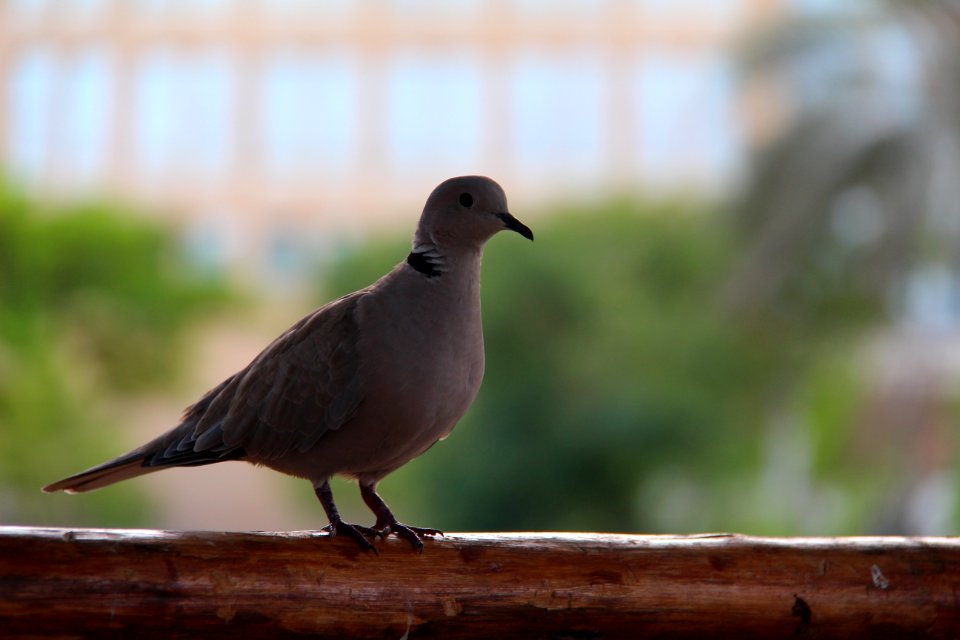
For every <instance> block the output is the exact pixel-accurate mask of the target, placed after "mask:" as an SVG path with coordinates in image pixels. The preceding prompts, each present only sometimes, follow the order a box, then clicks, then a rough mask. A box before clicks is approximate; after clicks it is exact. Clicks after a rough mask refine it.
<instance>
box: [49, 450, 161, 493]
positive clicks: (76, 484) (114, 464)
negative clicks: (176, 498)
mask: <svg viewBox="0 0 960 640" xmlns="http://www.w3.org/2000/svg"><path fill="white" fill-rule="evenodd" d="M145 457H146V456H145V454H144V453H142V452H138V451H135V452H132V453H128V454H126V455H123V456H120V457H119V458H116V459H114V460H111V461H110V462H104V463H103V464H101V465H97V466H96V467H93V468H91V469H87V470H86V471H81V472H80V473H77V474H74V475H72V476H70V477H69V478H64V479H63V480H60V481H59V482H54V483H53V484H49V485H47V486H45V487H44V488H43V490H44V492H46V493H53V492H55V491H66V492H67V493H83V492H85V491H93V490H94V489H99V488H101V487H106V486H107V485H111V484H113V483H114V482H120V481H121V480H127V479H129V478H135V477H137V476H142V475H144V474H147V473H153V472H154V471H160V469H162V467H145V466H143V461H144V458H145Z"/></svg>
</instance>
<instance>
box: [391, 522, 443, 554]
mask: <svg viewBox="0 0 960 640" xmlns="http://www.w3.org/2000/svg"><path fill="white" fill-rule="evenodd" d="M374 529H375V530H378V531H380V535H381V537H386V536H388V535H390V534H396V536H397V537H398V538H403V539H404V540H406V541H407V542H409V543H410V546H412V547H413V548H414V549H416V550H417V551H420V552H422V551H423V540H421V539H420V536H442V535H443V531H440V530H439V529H430V528H427V527H411V526H409V525H405V524H403V523H401V522H397V521H396V520H393V521H392V522H387V523H386V524H382V525H381V523H379V522H378V523H377V526H375V527H374Z"/></svg>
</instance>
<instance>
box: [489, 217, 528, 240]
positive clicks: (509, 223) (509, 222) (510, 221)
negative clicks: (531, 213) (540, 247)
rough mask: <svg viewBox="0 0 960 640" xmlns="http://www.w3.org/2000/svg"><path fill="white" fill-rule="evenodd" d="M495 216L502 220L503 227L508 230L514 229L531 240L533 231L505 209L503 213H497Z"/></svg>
mask: <svg viewBox="0 0 960 640" xmlns="http://www.w3.org/2000/svg"><path fill="white" fill-rule="evenodd" d="M497 217H498V218H500V219H501V220H502V221H503V226H504V227H505V228H507V229H510V231H516V232H517V233H519V234H520V235H522V236H523V237H524V238H526V239H527V240H530V241H532V240H533V231H531V230H530V227H528V226H527V225H525V224H523V223H522V222H520V221H519V220H517V219H516V218H514V217H513V216H512V215H510V214H509V213H507V212H506V211H504V212H503V213H498V214H497Z"/></svg>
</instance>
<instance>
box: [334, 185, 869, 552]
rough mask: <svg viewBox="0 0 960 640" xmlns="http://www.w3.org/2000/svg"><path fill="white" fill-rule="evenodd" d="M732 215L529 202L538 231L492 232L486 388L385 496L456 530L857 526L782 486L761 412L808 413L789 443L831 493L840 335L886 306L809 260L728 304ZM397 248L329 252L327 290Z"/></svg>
mask: <svg viewBox="0 0 960 640" xmlns="http://www.w3.org/2000/svg"><path fill="white" fill-rule="evenodd" d="M730 222H731V221H730V219H729V218H727V217H725V216H723V215H720V214H718V212H717V211H713V210H710V209H709V208H707V207H699V206H681V205H661V206H650V205H641V204H638V203H637V202H632V201H618V202H612V203H608V204H607V205H602V206H597V207H592V208H590V209H579V210H575V209H568V210H565V211H555V212H553V213H552V214H551V215H550V216H549V217H543V218H541V219H540V220H539V221H538V222H537V223H536V224H534V225H533V226H534V227H535V231H536V234H537V240H536V242H535V243H534V244H533V245H529V244H527V243H526V242H525V241H522V240H521V239H519V238H516V237H514V236H513V235H512V234H501V235H499V236H498V237H496V238H495V239H493V240H492V241H491V242H490V244H489V245H488V248H487V251H486V256H485V259H484V267H483V304H484V325H485V336H486V348H487V371H486V376H485V381H484V385H483V388H482V389H481V392H480V395H479V397H478V399H477V402H476V403H475V404H474V406H473V407H472V408H471V409H470V411H469V412H468V414H467V416H466V417H465V418H464V420H463V421H462V422H461V424H460V425H459V426H458V427H457V429H456V430H455V431H454V433H453V434H452V436H451V437H450V438H449V439H448V440H446V441H444V442H443V443H441V444H440V445H438V446H436V447H434V448H433V449H432V450H431V451H430V452H429V453H427V454H426V455H424V456H423V457H421V458H420V459H418V460H417V461H415V462H413V463H411V464H410V465H408V466H407V467H405V468H404V469H401V470H400V471H398V472H397V473H396V474H395V475H394V476H392V477H391V478H389V479H388V480H387V481H385V482H384V486H383V491H384V495H385V496H386V497H387V499H388V500H391V501H392V502H393V503H395V506H397V508H398V512H399V513H404V514H412V515H406V517H407V518H409V519H411V520H413V518H414V517H417V518H418V520H419V521H421V522H422V523H426V524H429V525H430V526H440V527H441V528H448V529H450V530H500V529H508V530H522V529H534V530H545V529H548V530H549V529H560V530H571V529H580V530H591V531H596V530H614V531H680V530H689V531H702V530H705V529H717V528H723V529H732V530H742V531H750V532H754V533H803V532H814V531H819V532H821V533H845V532H851V531H857V530H859V529H860V528H862V527H863V526H865V519H864V517H865V516H864V514H863V513H858V512H856V511H851V510H839V509H838V510H835V511H829V512H828V513H826V514H820V515H816V514H814V515H813V516H811V515H810V514H809V513H805V508H806V507H808V506H810V507H811V508H813V509H817V508H823V507H822V504H821V503H820V502H818V501H817V500H808V499H809V497H810V496H809V494H810V491H811V489H810V488H809V487H807V488H804V487H797V486H790V485H791V482H792V481H793V480H796V481H797V482H802V483H806V482H807V481H808V477H809V474H807V473H806V470H796V472H792V471H791V469H790V468H789V464H787V465H785V468H784V469H773V470H771V469H769V468H768V466H769V464H770V461H771V459H773V460H776V459H777V456H776V455H772V454H771V452H770V451H769V448H770V446H771V436H770V431H771V424H772V423H773V424H775V423H776V421H777V419H778V412H780V411H783V408H784V407H787V408H788V409H789V411H790V412H791V413H792V414H796V415H798V416H800V418H801V419H802V420H803V421H804V424H809V425H812V427H810V429H811V433H809V434H806V436H805V437H806V438H808V439H809V443H807V441H806V440H805V441H803V442H801V443H799V445H798V446H799V447H800V448H801V449H802V448H803V447H806V446H809V448H810V449H811V451H810V455H811V456H812V458H813V461H812V462H811V464H813V465H815V467H816V473H817V474H819V475H818V476H816V477H818V478H819V480H818V481H822V482H823V483H824V486H827V487H829V486H833V485H834V484H836V486H838V487H840V489H838V491H840V493H841V494H842V493H843V486H844V485H843V478H842V475H843V466H844V465H843V460H842V459H841V456H842V453H841V452H842V451H843V450H844V442H845V438H846V437H847V434H848V432H849V429H850V426H849V425H850V424H852V422H853V421H852V420H851V415H850V412H851V411H852V409H851V407H855V406H856V405H857V403H858V402H859V399H860V398H861V393H862V391H861V389H860V388H859V387H858V385H857V378H856V376H853V375H852V374H851V371H850V368H849V367H848V366H847V365H846V364H845V363H847V362H848V361H849V360H848V356H849V354H850V353H851V350H852V349H853V348H854V347H855V345H856V344H857V343H856V341H855V340H850V337H851V336H854V335H857V333H858V331H859V330H861V329H862V328H863V327H864V326H865V325H866V324H867V323H868V322H870V321H871V320H873V319H876V318H877V317H878V314H879V308H880V307H879V305H877V304H875V302H874V301H871V300H868V299H867V298H865V297H864V296H863V295H862V294H860V293H851V292H849V291H848V290H846V289H845V288H844V287H843V286H833V283H834V281H833V280H830V281H827V282H824V278H823V274H822V272H821V271H819V270H816V269H811V270H809V271H808V277H807V278H800V279H798V280H797V281H796V282H795V283H794V286H795V287H796V293H795V295H793V296H792V297H790V298H789V299H788V300H787V304H785V305H782V306H779V307H777V306H770V307H769V308H767V309H752V310H750V311H749V312H740V311H737V310H735V309H732V308H730V306H729V305H728V304H726V301H725V299H724V295H723V292H724V289H725V287H726V284H727V278H728V277H729V274H730V272H731V270H732V268H733V265H734V263H735V261H736V259H737V257H738V255H739V252H740V243H741V239H740V237H739V236H738V234H737V232H736V225H733V224H731V223H730ZM407 247H408V245H407V244H406V242H405V241H404V239H400V238H398V239H389V240H382V241H379V242H376V243H373V244H371V245H368V246H364V247H361V248H359V249H358V250H357V251H355V252H354V253H352V254H350V255H348V256H346V257H345V258H343V259H342V260H341V261H340V262H339V263H338V264H337V265H336V266H335V267H334V268H333V270H332V272H331V273H330V274H329V278H328V279H327V281H326V286H325V288H324V293H325V297H330V296H333V295H338V294H341V293H345V292H347V291H351V290H354V289H356V288H358V287H361V286H364V285H366V284H369V282H371V281H372V280H374V279H375V278H376V277H378V276H379V275H381V274H382V273H384V272H385V271H386V270H388V269H389V268H390V267H391V266H392V265H393V264H394V263H396V262H397V259H398V257H400V256H403V255H405V252H406V251H408V248H407ZM853 308H855V309H856V313H851V311H850V310H851V309H853ZM838 309H839V310H840V311H839V312H838ZM785 433H788V434H789V433H790V430H789V429H788V430H786V431H785ZM786 446H790V443H789V442H787V445H786ZM796 448H797V447H794V449H796ZM774 453H775V452H774ZM791 453H793V454H796V455H798V456H800V457H801V458H802V456H803V453H804V452H803V451H802V450H794V451H792V452H787V453H786V455H785V458H787V459H788V462H789V460H790V458H791ZM791 473H792V474H793V475H791ZM765 474H767V475H770V474H772V475H773V476H774V479H773V481H770V479H769V478H768V479H766V480H765V479H764V475H765ZM815 475H816V474H815ZM777 478H779V480H778V479H777ZM778 483H779V484H783V485H784V486H783V488H782V489H783V490H782V492H778V491H777V490H776V487H778V486H779V484H778ZM801 490H802V491H801ZM804 500H808V501H809V502H811V504H810V505H807V504H804V503H803V501H804ZM826 503H827V508H828V509H829V507H830V505H832V504H833V503H832V502H831V501H830V499H827V500H826ZM818 505H819V506H818ZM865 505H869V501H866V503H865ZM808 516H809V517H808Z"/></svg>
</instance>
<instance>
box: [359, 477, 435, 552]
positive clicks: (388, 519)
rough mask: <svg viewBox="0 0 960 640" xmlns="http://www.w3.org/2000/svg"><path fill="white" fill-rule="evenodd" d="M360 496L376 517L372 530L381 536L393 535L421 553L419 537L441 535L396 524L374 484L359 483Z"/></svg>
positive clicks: (433, 530)
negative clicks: (378, 532) (380, 533)
mask: <svg viewBox="0 0 960 640" xmlns="http://www.w3.org/2000/svg"><path fill="white" fill-rule="evenodd" d="M360 496H361V497H362V498H363V501H364V502H365V503H366V505H367V506H368V507H370V511H373V513H374V515H376V516H377V523H376V524H375V525H373V528H374V529H375V530H377V531H380V532H382V535H390V534H391V533H395V534H397V536H399V537H401V538H403V539H404V540H406V541H407V542H409V543H410V544H411V545H412V546H413V548H414V549H416V550H417V551H423V541H421V540H420V536H442V535H443V531H440V530H439V529H426V528H423V527H411V526H408V525H405V524H401V523H400V522H398V521H397V518H396V516H394V515H393V513H392V512H391V511H390V507H388V506H387V503H386V502H384V501H383V498H381V497H380V496H379V495H378V494H377V485H376V483H370V484H365V483H363V482H361V483H360Z"/></svg>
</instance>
